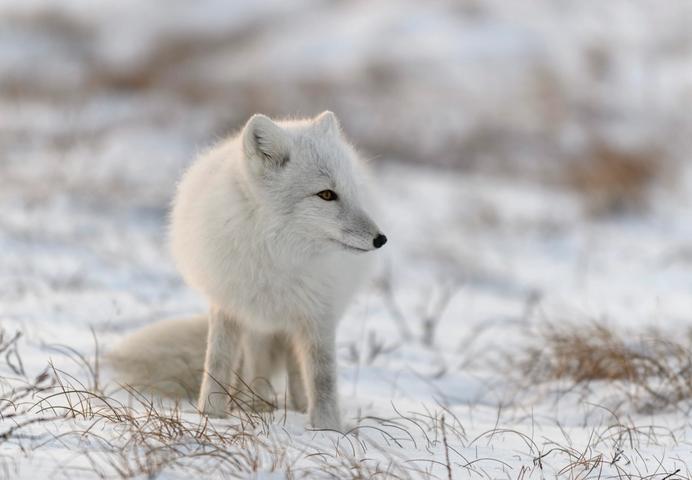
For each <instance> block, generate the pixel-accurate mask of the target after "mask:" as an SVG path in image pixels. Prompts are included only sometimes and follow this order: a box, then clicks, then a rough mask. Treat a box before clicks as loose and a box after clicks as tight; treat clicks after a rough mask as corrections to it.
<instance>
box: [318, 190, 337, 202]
mask: <svg viewBox="0 0 692 480" xmlns="http://www.w3.org/2000/svg"><path fill="white" fill-rule="evenodd" d="M317 196H318V197H320V198H321V199H322V200H326V201H328V202H333V201H334V200H336V199H337V198H339V197H338V196H337V194H336V192H335V191H334V190H322V191H321V192H318V193H317Z"/></svg>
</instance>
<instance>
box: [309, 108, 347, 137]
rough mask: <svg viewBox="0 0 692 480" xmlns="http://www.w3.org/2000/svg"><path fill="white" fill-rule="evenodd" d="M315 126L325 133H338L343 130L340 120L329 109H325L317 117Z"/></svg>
mask: <svg viewBox="0 0 692 480" xmlns="http://www.w3.org/2000/svg"><path fill="white" fill-rule="evenodd" d="M314 128H315V130H317V131H318V132H319V133H321V134H323V135H338V134H339V132H340V131H341V128H340V127H339V120H337V119H336V115H334V113H333V112H330V111H329V110H325V111H324V112H322V113H320V114H319V115H317V117H315V120H314Z"/></svg>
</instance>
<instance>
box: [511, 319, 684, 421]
mask: <svg viewBox="0 0 692 480" xmlns="http://www.w3.org/2000/svg"><path fill="white" fill-rule="evenodd" d="M531 344H532V346H531V347H529V348H528V349H527V351H526V352H525V356H524V359H523V360H522V362H521V363H520V365H521V368H520V371H521V375H522V376H523V377H524V378H525V379H526V380H528V381H530V382H532V383H534V384H535V383H543V382H550V381H556V380H566V381H567V382H569V383H572V384H577V385H590V384H592V383H594V382H609V383H611V384H615V385H619V386H622V387H623V389H622V392H623V393H624V395H622V396H621V401H622V402H624V403H627V404H630V405H632V406H634V408H635V409H636V410H638V411H641V412H649V413H650V412H657V411H661V410H665V409H669V408H673V407H677V406H680V404H681V403H683V402H685V401H690V400H692V335H691V332H686V333H684V334H682V335H680V336H678V337H677V338H676V339H672V338H669V337H667V336H665V335H664V334H662V333H661V332H659V331H650V332H648V333H647V334H644V335H636V336H634V335H633V336H627V335H625V334H624V333H620V332H618V331H617V330H615V329H613V328H609V327H608V326H606V325H604V324H603V323H596V322H591V323H586V324H583V325H575V324H569V325H564V326H558V325H555V324H552V325H544V326H542V327H540V328H539V329H538V331H537V332H536V334H535V337H534V339H533V341H532V342H531Z"/></svg>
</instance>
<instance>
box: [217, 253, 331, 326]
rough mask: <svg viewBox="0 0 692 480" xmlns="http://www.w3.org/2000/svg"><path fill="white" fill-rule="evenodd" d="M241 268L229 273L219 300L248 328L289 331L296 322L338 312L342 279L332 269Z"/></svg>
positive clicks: (311, 320)
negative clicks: (340, 280)
mask: <svg viewBox="0 0 692 480" xmlns="http://www.w3.org/2000/svg"><path fill="white" fill-rule="evenodd" d="M238 267H240V265H236V270H235V271H233V272H232V273H227V274H226V276H225V281H224V282H223V284H224V285H225V288H224V289H223V292H220V293H221V295H220V298H219V299H218V300H219V302H218V303H221V304H223V305H224V306H225V307H226V309H228V310H230V311H231V313H232V314H233V315H234V316H235V317H236V318H237V320H238V321H240V322H241V323H243V324H246V326H247V327H249V328H253V329H255V330H259V331H266V332H274V331H280V330H289V331H290V330H292V329H294V328H295V326H296V324H299V323H303V322H313V321H321V320H323V319H325V320H326V319H327V318H332V317H334V315H335V313H336V310H337V309H336V306H337V304H338V302H337V301H336V299H337V297H338V295H339V289H340V282H339V281H338V275H336V272H333V271H331V270H330V269H329V268H319V267H322V266H317V268H316V267H315V266H308V267H303V268H295V269H276V268H269V267H270V266H269V267H267V266H265V265H256V266H255V268H254V269H252V268H248V269H246V270H244V269H241V268H238ZM262 267H263V268H262ZM243 270H244V271H243ZM241 272H242V273H241Z"/></svg>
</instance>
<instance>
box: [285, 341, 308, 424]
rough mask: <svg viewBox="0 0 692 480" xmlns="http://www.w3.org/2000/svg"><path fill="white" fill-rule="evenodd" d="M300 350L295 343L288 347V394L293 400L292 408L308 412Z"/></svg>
mask: <svg viewBox="0 0 692 480" xmlns="http://www.w3.org/2000/svg"><path fill="white" fill-rule="evenodd" d="M300 362H301V359H300V351H298V349H297V348H296V346H295V345H288V346H287V348H286V370H287V373H288V394H289V398H290V400H291V408H293V409H294V410H296V411H298V412H303V413H305V412H307V410H308V397H307V394H306V392H305V381H304V379H303V372H301V369H300V366H301V364H300Z"/></svg>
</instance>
